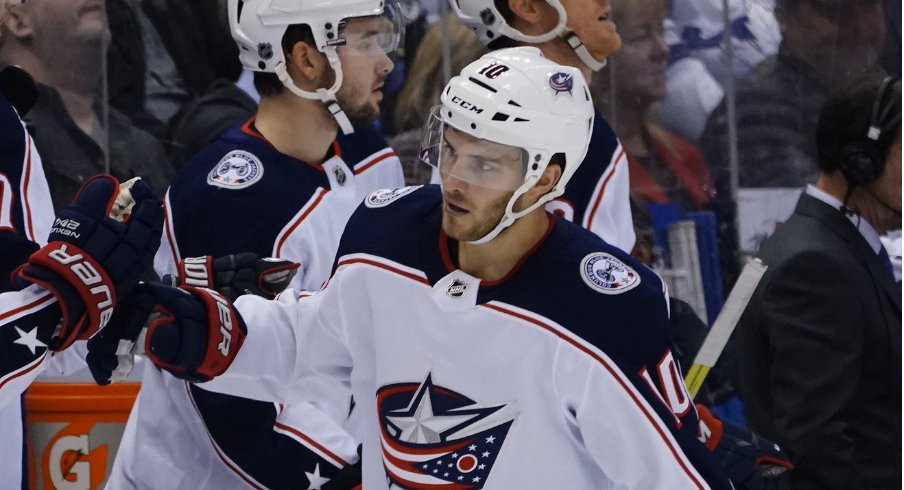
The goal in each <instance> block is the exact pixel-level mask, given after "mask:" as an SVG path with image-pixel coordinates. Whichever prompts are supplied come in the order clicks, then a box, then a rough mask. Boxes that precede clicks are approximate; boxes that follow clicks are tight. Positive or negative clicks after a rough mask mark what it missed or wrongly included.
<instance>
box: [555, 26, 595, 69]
mask: <svg viewBox="0 0 904 490" xmlns="http://www.w3.org/2000/svg"><path fill="white" fill-rule="evenodd" d="M562 39H564V40H565V42H567V43H568V45H569V46H571V49H573V50H574V52H575V53H577V55H578V58H580V59H581V61H583V62H584V64H585V65H587V66H588V67H589V68H590V69H591V70H593V71H600V70H602V69H603V67H604V66H606V59H605V58H603V61H599V60H597V59H596V58H594V57H593V56H592V55H591V54H590V51H588V50H587V46H584V43H583V42H582V41H581V38H579V37H578V35H577V34H576V33H575V32H574V31H570V32H568V34H565V35H564V36H562Z"/></svg>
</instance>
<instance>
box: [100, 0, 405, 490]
mask: <svg viewBox="0 0 904 490" xmlns="http://www.w3.org/2000/svg"><path fill="white" fill-rule="evenodd" d="M228 9H229V21H230V25H231V29H232V34H233V37H234V38H235V40H236V42H237V43H238V45H239V48H240V53H241V54H240V57H241V61H242V64H243V65H244V66H245V68H246V69H249V70H253V71H255V72H256V73H255V85H256V86H257V88H258V91H259V92H260V93H261V101H260V107H259V109H258V112H257V115H256V116H255V117H253V118H251V119H250V120H249V121H247V122H246V123H244V124H243V125H242V126H241V127H238V128H235V129H232V130H229V131H227V132H225V133H224V134H223V135H222V136H221V137H220V138H219V139H218V141H216V142H215V143H213V144H212V145H211V146H209V147H207V148H206V149H204V150H202V151H201V152H200V153H199V154H198V155H196V156H195V157H194V158H192V159H191V161H189V163H188V164H187V165H186V167H185V169H184V170H183V171H182V173H181V174H180V175H179V176H178V177H177V178H176V179H175V181H174V182H173V183H172V186H171V187H170V189H169V191H168V193H167V195H166V198H165V208H166V212H167V219H166V228H165V237H164V245H163V246H162V247H161V250H160V252H159V254H158V256H157V260H156V263H155V266H156V270H157V272H158V273H159V274H160V275H161V276H162V275H164V274H179V275H180V276H181V277H182V280H183V281H187V283H188V284H194V285H198V284H202V285H205V286H208V285H209V286H214V285H215V283H216V281H215V280H214V278H213V270H212V269H213V267H214V264H213V263H212V262H207V261H202V262H197V261H194V260H192V259H190V258H191V257H196V256H202V255H203V256H215V257H220V256H223V255H227V254H238V253H240V252H252V253H254V254H256V255H257V256H260V257H277V258H281V259H287V260H290V261H293V262H296V263H298V264H300V268H299V269H298V273H297V275H296V276H295V279H294V282H293V285H294V286H295V287H296V288H303V289H310V290H316V289H318V288H319V287H320V286H321V285H322V284H323V282H324V281H325V280H326V279H327V278H328V277H329V273H330V268H331V266H332V262H333V259H334V257H335V254H336V249H337V248H338V245H339V237H340V234H341V232H342V229H343V228H344V226H345V223H346V221H347V220H348V218H349V216H351V214H352V212H353V211H354V210H355V208H356V207H357V206H358V204H360V202H361V201H362V200H363V199H364V198H365V197H366V196H367V195H368V194H370V193H371V192H373V191H375V190H377V189H380V188H385V187H397V186H401V185H403V182H404V180H403V175H402V170H401V165H400V163H399V160H398V158H397V157H396V156H395V153H394V152H393V151H392V150H391V149H390V148H388V147H387V145H386V143H385V141H384V140H383V138H382V137H381V136H380V135H379V134H378V133H377V132H376V131H375V130H374V129H373V128H372V127H370V126H369V124H370V123H372V122H373V121H374V120H375V119H376V117H377V116H378V115H379V105H378V104H379V102H380V100H381V99H382V92H381V87H382V85H383V80H384V79H385V77H386V76H387V75H388V74H389V73H390V71H391V70H392V68H393V63H392V61H391V60H390V59H389V58H388V56H387V53H390V52H391V51H393V50H395V48H396V46H397V45H398V42H399V38H400V35H401V26H400V24H399V20H400V18H399V17H398V16H396V15H393V14H394V13H393V12H391V11H389V10H387V11H385V12H384V2H383V1H381V0H333V1H329V2H303V1H298V0H293V1H282V2H279V1H273V0H245V1H239V0H231V1H230V2H229V3H228ZM337 135H338V136H337ZM187 257H188V258H189V259H186V258H187ZM117 342H118V339H116V338H112V339H109V341H108V342H106V344H107V346H108V347H109V346H114V348H108V349H104V348H103V347H101V346H97V347H98V349H95V348H94V347H92V351H94V352H95V355H94V356H92V358H91V359H89V362H92V361H96V362H93V363H92V368H93V370H94V374H95V377H96V378H98V380H99V381H101V382H109V380H110V376H111V375H112V373H113V371H114V369H109V364H107V365H106V366H107V368H106V369H105V366H104V364H105V363H104V361H103V360H102V359H100V358H102V357H103V353H102V352H106V353H107V354H112V353H113V352H115V345H116V343H117ZM95 344H96V343H95ZM107 358H108V359H109V355H108V356H107ZM350 394H351V393H350V392H349V391H348V389H347V387H343V386H338V387H337V389H335V390H332V391H331V394H330V397H329V398H323V397H321V398H319V399H318V402H319V403H318V406H317V407H315V406H314V405H312V404H309V403H300V404H290V405H275V404H273V403H265V402H260V401H255V400H248V399H243V398H238V397H233V396H227V395H222V394H219V393H210V392H208V391H206V390H204V389H203V388H201V387H198V386H195V385H192V384H187V383H185V382H183V381H181V380H177V379H174V378H172V377H171V376H169V375H165V374H164V373H161V372H160V371H156V370H151V369H149V370H146V371H145V373H144V376H143V380H142V388H141V394H140V396H139V398H138V402H137V403H136V405H135V407H134V408H133V410H132V414H131V416H130V419H129V421H128V424H127V426H126V429H125V433H124V436H123V439H122V442H121V444H120V446H119V451H118V454H117V456H116V460H115V463H114V466H113V469H112V472H111V475H110V479H109V485H110V486H111V488H237V487H238V488H244V487H246V486H251V487H253V488H309V487H310V488H319V485H320V484H322V482H324V481H326V480H329V479H331V478H332V477H333V476H334V475H335V474H336V473H337V472H338V471H339V470H340V469H341V468H343V467H345V466H347V465H349V464H350V463H354V462H355V461H356V460H357V459H358V454H357V451H356V449H357V443H356V442H355V441H354V439H352V438H351V437H349V436H348V435H347V434H346V432H345V431H344V430H342V429H341V427H340V425H341V423H342V422H343V421H344V419H345V418H346V417H347V415H348V413H349V409H350V400H351V398H350ZM325 412H326V413H325ZM149 462H152V463H149ZM161 468H166V471H161Z"/></svg>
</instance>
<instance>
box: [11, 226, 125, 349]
mask: <svg viewBox="0 0 904 490" xmlns="http://www.w3.org/2000/svg"><path fill="white" fill-rule="evenodd" d="M28 262H29V266H28V267H26V268H25V269H23V270H22V272H21V273H20V276H21V277H23V278H24V279H26V280H29V281H31V282H34V283H36V284H39V285H41V286H43V287H45V288H47V289H48V290H50V291H51V292H52V293H53V294H54V296H56V298H57V302H58V303H60V307H61V309H62V311H63V330H62V331H61V332H60V337H61V345H60V346H58V349H56V350H62V349H65V348H66V347H68V346H69V345H70V344H72V342H74V341H75V340H78V339H87V338H90V337H91V336H92V335H94V334H95V333H97V331H98V330H100V329H101V328H103V327H104V326H105V325H106V324H107V322H109V321H110V317H111V316H113V309H114V308H115V306H116V286H115V285H114V284H113V281H112V280H111V279H110V277H109V276H108V275H107V271H106V270H105V269H104V268H103V267H102V266H101V265H100V264H99V263H98V262H97V261H96V260H94V258H93V257H91V256H90V255H89V254H87V253H86V252H85V251H84V250H82V249H81V248H79V247H77V246H75V245H73V244H71V243H66V242H50V243H48V244H47V246H45V247H43V248H41V249H40V250H38V251H37V252H35V253H34V254H32V255H31V257H29V259H28ZM35 266H39V267H40V268H39V269H36V268H35ZM41 270H43V271H46V273H44V274H42V273H41ZM67 286H68V287H67ZM73 293H74V294H73ZM74 297H77V298H78V300H75V298H74ZM79 300H80V302H81V304H80V305H79V304H77V303H78V302H79ZM79 307H81V308H79ZM78 310H80V311H81V314H80V315H78V319H77V320H76V319H75V318H74V317H75V314H74V313H75V312H76V311H78ZM76 327H78V328H76Z"/></svg>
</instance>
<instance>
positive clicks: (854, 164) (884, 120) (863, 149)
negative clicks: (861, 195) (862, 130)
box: [839, 77, 899, 186]
mask: <svg viewBox="0 0 904 490" xmlns="http://www.w3.org/2000/svg"><path fill="white" fill-rule="evenodd" d="M898 80H899V79H898V78H893V77H886V78H885V80H883V81H882V84H881V85H880V86H879V92H878V93H877V94H876V98H875V99H874V100H873V111H872V114H871V115H870V120H869V127H868V128H867V130H866V134H865V135H864V137H862V138H858V139H856V140H854V141H851V142H849V143H847V144H845V145H844V146H843V147H842V148H841V164H840V166H839V170H841V173H842V175H844V177H845V178H846V179H847V181H848V182H849V183H850V184H851V185H852V186H856V185H863V184H868V183H870V182H872V181H874V180H876V179H878V178H879V176H880V175H882V170H883V169H884V167H885V155H884V154H883V153H882V149H881V148H879V138H880V137H881V136H882V133H883V131H886V130H889V129H890V128H888V127H886V126H887V125H888V122H889V121H888V116H889V115H890V114H891V112H892V104H888V103H886V100H885V99H886V98H887V97H888V94H889V93H890V92H891V90H892V88H893V87H894V86H895V83H897V82H898ZM895 119H897V118H895Z"/></svg>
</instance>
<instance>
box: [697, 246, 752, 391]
mask: <svg viewBox="0 0 904 490" xmlns="http://www.w3.org/2000/svg"><path fill="white" fill-rule="evenodd" d="M767 268H768V266H767V265H766V264H764V263H763V262H762V261H761V260H760V259H757V258H755V257H751V258H749V259H747V264H746V265H744V270H743V271H741V276H740V277H739V278H738V281H737V282H736V283H735V285H734V287H733V288H732V289H731V294H729V295H728V299H727V300H726V301H725V306H723V307H722V311H720V312H719V316H718V317H716V321H715V323H713V326H712V328H710V329H709V334H707V335H706V339H705V340H704V341H703V345H701V346H700V351H699V352H697V357H696V358H694V363H693V364H691V367H690V369H688V371H687V375H686V376H685V377H684V384H685V385H687V390H688V392H689V393H690V395H691V398H694V397H696V396H697V393H698V392H699V391H700V387H701V386H703V381H704V380H705V379H706V375H708V374H709V370H710V368H712V367H713V366H715V365H716V361H718V360H719V356H720V355H722V351H723V350H724V349H725V344H727V343H728V339H729V338H730V337H731V334H732V332H734V329H735V327H736V326H737V325H738V320H740V319H741V314H742V313H744V309H746V308H747V303H748V302H750V298H751V297H752V296H753V292H754V291H755V290H756V287H757V285H758V284H759V283H760V279H762V278H763V274H764V273H765V272H766V269H767Z"/></svg>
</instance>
